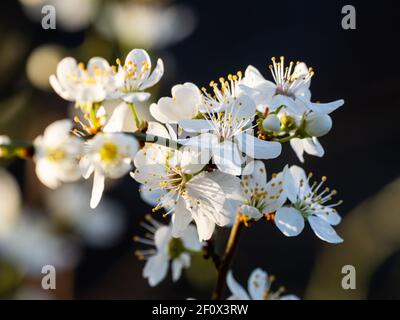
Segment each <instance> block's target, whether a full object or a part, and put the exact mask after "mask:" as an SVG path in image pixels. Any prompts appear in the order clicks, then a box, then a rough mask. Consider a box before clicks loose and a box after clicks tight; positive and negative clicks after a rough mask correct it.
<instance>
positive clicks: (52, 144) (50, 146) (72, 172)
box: [34, 119, 83, 189]
mask: <svg viewBox="0 0 400 320" xmlns="http://www.w3.org/2000/svg"><path fill="white" fill-rule="evenodd" d="M72 127H73V125H72V122H71V121H70V120H68V119H65V120H58V121H55V122H53V123H52V124H50V125H49V126H48V127H47V128H46V130H45V131H44V134H43V135H41V136H39V137H37V138H36V139H35V141H34V148H35V156H34V160H35V162H36V174H37V176H38V178H39V179H40V181H41V182H42V183H43V184H44V185H46V186H47V187H49V188H52V189H54V188H57V187H59V186H60V184H61V183H62V182H71V181H76V180H78V179H79V178H80V176H81V175H80V170H79V157H80V156H81V153H82V151H83V150H82V149H83V141H82V140H81V139H79V138H78V137H76V136H73V135H72V134H71V129H72Z"/></svg>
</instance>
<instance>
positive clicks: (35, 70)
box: [26, 45, 62, 90]
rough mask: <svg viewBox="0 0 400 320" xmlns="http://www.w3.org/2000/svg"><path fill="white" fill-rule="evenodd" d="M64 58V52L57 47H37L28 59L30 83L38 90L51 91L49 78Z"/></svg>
mask: <svg viewBox="0 0 400 320" xmlns="http://www.w3.org/2000/svg"><path fill="white" fill-rule="evenodd" d="M61 58H62V50H61V48H60V47H58V46H56V45H43V46H40V47H37V48H36V49H35V50H34V51H33V52H32V53H31V54H30V55H29V58H28V61H27V63H26V74H27V76H28V79H29V81H30V82H31V83H32V84H33V85H34V86H35V87H37V88H39V89H42V90H49V89H50V83H49V77H50V76H51V75H52V74H53V73H55V71H56V69H57V64H58V62H59V61H60V60H61Z"/></svg>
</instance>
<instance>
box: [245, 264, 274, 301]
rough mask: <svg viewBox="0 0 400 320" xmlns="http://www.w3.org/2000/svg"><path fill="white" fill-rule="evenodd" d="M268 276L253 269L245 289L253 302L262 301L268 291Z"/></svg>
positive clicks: (259, 270) (260, 270)
mask: <svg viewBox="0 0 400 320" xmlns="http://www.w3.org/2000/svg"><path fill="white" fill-rule="evenodd" d="M269 286H270V284H269V282H268V274H267V273H266V272H265V271H264V270H262V269H260V268H257V269H255V270H254V271H253V272H252V273H251V275H250V277H249V280H248V282H247V289H248V291H249V293H250V296H251V298H252V299H253V300H264V294H265V292H267V291H268V289H269Z"/></svg>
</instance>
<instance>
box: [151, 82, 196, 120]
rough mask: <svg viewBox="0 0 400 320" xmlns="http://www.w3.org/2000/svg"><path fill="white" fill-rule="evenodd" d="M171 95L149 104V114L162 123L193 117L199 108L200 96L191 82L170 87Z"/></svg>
mask: <svg viewBox="0 0 400 320" xmlns="http://www.w3.org/2000/svg"><path fill="white" fill-rule="evenodd" d="M171 94H172V97H163V98H161V99H159V100H158V102H157V103H153V104H152V105H151V106H150V113H151V115H152V116H153V117H154V118H155V119H156V120H158V121H160V122H162V123H177V122H178V121H180V120H188V119H192V118H194V117H195V116H196V115H197V114H198V113H199V110H200V107H201V103H202V97H201V92H200V90H199V88H197V86H196V85H195V84H193V83H190V82H186V83H184V84H177V85H175V86H173V87H172V89H171Z"/></svg>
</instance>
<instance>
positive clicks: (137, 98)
mask: <svg viewBox="0 0 400 320" xmlns="http://www.w3.org/2000/svg"><path fill="white" fill-rule="evenodd" d="M150 96H151V94H150V93H148V92H131V93H126V94H124V95H123V96H122V99H123V100H124V101H125V102H128V103H136V102H144V101H147V100H148V99H149V98H150Z"/></svg>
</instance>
